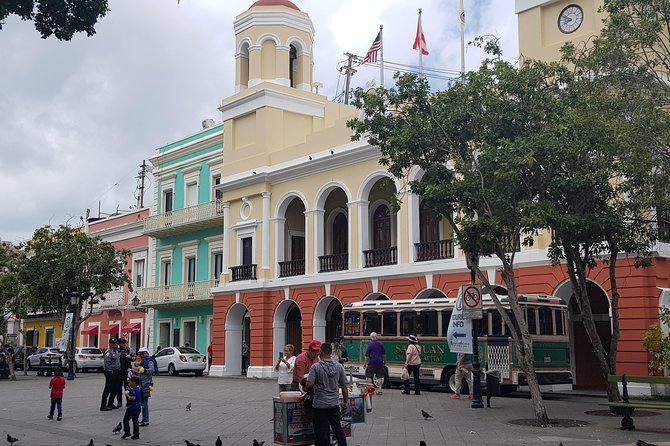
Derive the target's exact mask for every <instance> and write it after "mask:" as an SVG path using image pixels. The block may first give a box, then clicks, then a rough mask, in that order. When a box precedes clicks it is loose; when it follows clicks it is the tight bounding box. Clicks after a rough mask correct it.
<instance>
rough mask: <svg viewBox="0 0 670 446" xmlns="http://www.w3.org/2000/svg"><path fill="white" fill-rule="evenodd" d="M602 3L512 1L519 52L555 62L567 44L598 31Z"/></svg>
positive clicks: (595, 0) (588, 0)
mask: <svg viewBox="0 0 670 446" xmlns="http://www.w3.org/2000/svg"><path fill="white" fill-rule="evenodd" d="M602 5H603V0H516V4H515V12H516V14H517V16H518V18H519V53H520V54H521V56H523V57H526V58H530V59H541V60H547V61H548V60H557V59H559V58H560V50H561V47H562V46H563V45H564V44H565V43H567V42H573V43H575V44H579V43H580V42H586V41H588V40H589V39H590V38H591V37H592V36H593V35H594V34H597V33H598V32H599V31H600V27H601V26H602V20H603V18H604V14H602V13H599V12H598V9H599V8H600V7H601V6H602Z"/></svg>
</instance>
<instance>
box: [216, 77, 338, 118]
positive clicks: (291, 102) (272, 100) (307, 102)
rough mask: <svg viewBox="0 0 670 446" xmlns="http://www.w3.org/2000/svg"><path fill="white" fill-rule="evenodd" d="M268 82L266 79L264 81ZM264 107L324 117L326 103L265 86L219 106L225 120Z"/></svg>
mask: <svg viewBox="0 0 670 446" xmlns="http://www.w3.org/2000/svg"><path fill="white" fill-rule="evenodd" d="M263 82H266V81H263ZM262 107H273V108H277V109H280V110H286V111H290V112H293V113H299V114H302V115H309V116H315V117H318V118H323V116H324V114H325V108H326V105H325V103H323V102H321V101H316V100H313V99H307V98H302V97H298V96H293V95H291V94H287V93H284V92H280V91H275V90H269V89H267V88H263V89H261V90H258V91H256V92H254V93H251V94H249V95H247V96H244V97H241V98H239V99H236V100H234V101H232V102H230V103H227V104H224V105H222V106H221V107H219V110H220V111H221V113H223V121H224V122H225V121H228V120H229V119H235V118H237V117H240V116H243V115H246V114H249V113H251V112H253V111H255V110H258V109H259V108H262Z"/></svg>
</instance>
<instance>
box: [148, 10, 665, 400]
mask: <svg viewBox="0 0 670 446" xmlns="http://www.w3.org/2000/svg"><path fill="white" fill-rule="evenodd" d="M598 6H599V2H598V1H591V2H589V1H586V0H574V1H571V2H568V1H539V0H517V2H516V11H517V13H518V17H519V35H520V49H521V53H522V54H523V55H524V56H527V57H532V58H543V59H555V58H556V57H558V52H559V49H560V46H561V45H562V43H563V42H565V41H567V40H568V39H585V38H587V37H588V36H589V35H592V34H593V33H594V32H596V31H597V29H598V26H599V23H600V20H601V17H599V16H598V14H597V12H596V11H597V7H598ZM234 32H235V37H236V39H235V45H236V46H235V60H234V63H235V81H234V82H235V94H234V95H232V96H231V97H228V98H225V99H224V100H223V101H222V104H221V106H220V108H219V110H220V111H221V113H222V115H223V137H222V138H223V162H222V164H221V168H220V178H218V177H217V178H216V181H215V182H214V181H213V182H212V184H214V186H213V190H214V191H215V194H214V193H213V194H214V195H215V196H216V200H217V208H216V209H217V215H218V210H219V209H220V214H221V215H222V217H223V231H222V235H221V236H217V237H220V238H219V239H217V240H216V242H217V243H220V245H221V246H222V248H221V249H222V252H221V268H220V270H221V275H220V277H218V284H217V286H215V287H214V288H212V289H211V296H210V295H208V296H207V298H208V299H210V298H211V302H212V325H211V338H212V344H213V345H212V347H213V353H212V357H213V365H212V367H211V369H210V374H211V375H215V376H217V375H218V376H223V375H240V374H241V373H242V371H243V367H245V366H246V365H247V364H245V362H246V359H247V358H248V359H249V364H248V365H249V366H248V368H247V370H246V374H247V376H253V377H269V376H272V375H273V374H274V364H275V362H276V355H277V352H280V351H282V350H283V347H284V345H285V344H287V343H291V344H293V345H295V347H296V353H298V352H300V351H302V350H303V349H304V347H305V346H306V345H307V343H308V342H309V341H310V340H311V339H319V340H321V341H332V339H333V338H334V337H336V336H341V335H342V333H343V315H342V308H343V305H346V304H348V303H352V302H356V301H361V300H383V299H389V300H395V299H415V298H425V297H445V296H449V297H455V296H456V293H457V290H458V287H459V286H460V285H461V284H463V283H466V282H468V281H469V277H470V276H469V272H468V269H467V267H466V264H465V260H464V258H463V256H462V255H461V254H460V253H459V251H458V249H455V246H454V239H453V233H452V231H451V229H450V228H449V226H448V225H447V224H446V223H445V222H444V221H441V220H440V219H438V218H436V216H435V215H434V214H433V213H432V212H431V211H430V210H429V209H428V208H425V207H424V206H423V203H422V200H421V197H419V196H417V195H416V194H414V193H412V191H411V190H408V188H407V187H406V184H403V183H401V182H400V181H398V180H397V179H395V178H393V177H392V176H391V175H390V174H389V173H388V172H387V171H386V169H385V168H384V166H382V165H380V164H379V157H380V152H379V150H378V149H377V148H376V147H372V146H370V145H369V144H368V143H367V141H364V140H363V141H351V134H352V133H351V130H350V129H349V128H347V126H346V123H347V121H348V120H351V119H354V118H357V117H358V116H359V112H358V110H356V109H355V108H354V107H351V106H347V105H344V104H341V103H337V102H333V101H330V100H328V99H327V98H326V97H325V96H323V95H319V94H317V93H316V90H315V88H314V79H313V65H314V59H313V55H314V45H315V40H314V37H315V29H314V26H313V24H312V21H311V19H310V17H309V15H308V14H307V13H306V12H304V11H301V10H300V9H299V7H298V6H297V5H296V4H294V3H293V2H291V1H288V0H259V1H256V2H255V3H253V4H252V5H251V7H250V8H249V9H248V10H246V11H244V12H242V13H241V14H239V15H238V16H237V17H236V19H235V21H234ZM231 62H232V61H231ZM217 172H218V169H217ZM421 174H422V173H421V172H420V171H418V170H417V171H414V172H411V173H410V176H409V178H408V179H409V180H413V179H418V178H420V176H421ZM214 195H213V196H214ZM397 196H400V198H401V200H402V203H401V205H400V208H399V210H398V211H397V212H394V211H393V209H392V207H391V203H392V202H393V201H394V198H395V197H397ZM189 209H190V208H189ZM186 210H188V209H186ZM163 214H164V215H163ZM171 215H172V209H171V208H170V209H169V210H168V209H166V210H160V209H159V210H158V214H157V215H156V216H155V217H152V218H163V217H166V218H167V217H169V216H171ZM166 221H167V220H166ZM166 224H167V223H166ZM547 243H548V238H547V237H545V236H541V237H539V238H538V239H537V240H536V243H535V244H534V245H533V246H531V247H523V248H522V249H521V252H519V253H518V254H517V256H516V264H517V266H518V268H519V269H518V273H517V274H518V288H519V292H521V293H528V294H533V293H536V294H547V295H556V296H559V297H561V298H563V299H564V300H565V301H566V302H568V303H569V307H570V316H569V319H568V327H566V331H567V334H568V337H569V341H570V343H571V345H573V346H574V348H572V350H571V357H570V358H569V366H570V367H571V371H572V376H573V380H574V384H575V385H577V386H580V387H599V386H603V384H604V383H603V381H602V377H601V376H600V374H599V372H598V366H597V363H596V361H595V358H594V355H593V354H592V349H591V347H590V345H589V343H588V340H587V337H586V333H585V331H584V328H583V326H582V324H581V320H580V317H579V312H578V309H577V308H576V305H575V303H574V301H571V298H572V288H571V285H570V282H569V280H568V277H567V275H566V273H565V271H564V268H561V267H552V266H551V265H550V262H549V261H548V259H547V250H546V248H547ZM217 246H219V245H217ZM658 252H663V251H662V250H659V251H658ZM666 252H670V251H667V250H666ZM654 260H655V261H654V266H652V267H650V268H648V269H646V270H639V269H634V268H632V267H631V265H629V264H627V263H626V261H622V262H621V263H622V266H621V270H622V271H623V270H625V272H624V273H625V274H626V286H624V287H622V288H621V293H622V301H621V302H622V304H621V317H622V321H623V322H622V342H621V345H620V353H619V356H618V358H619V359H618V360H619V367H620V368H619V370H620V371H622V372H626V373H634V374H646V373H647V364H648V359H649V358H648V354H647V353H646V352H644V350H643V347H642V333H643V329H644V327H646V326H648V325H649V323H650V322H651V321H653V320H655V318H657V316H656V313H655V311H654V309H657V308H658V304H659V294H660V291H659V289H658V287H659V286H661V287H666V288H667V287H668V286H669V285H670V283H669V282H670V281H669V271H670V270H669V269H668V268H667V266H668V265H667V259H666V258H665V257H662V256H661V255H658V256H657V257H656V258H655V259H654ZM217 265H218V263H217ZM481 266H482V268H483V269H484V270H485V271H486V272H487V273H488V276H489V278H490V280H491V281H492V283H501V278H500V273H499V272H498V270H497V269H498V266H499V265H498V263H497V261H496V260H495V259H489V258H484V259H482V260H481ZM155 269H156V277H155V283H162V282H163V281H164V279H165V277H163V276H162V274H163V272H162V269H161V270H159V269H158V268H155ZM166 274H167V273H166ZM166 277H168V276H166ZM609 293H610V285H609V277H608V272H607V270H596V271H594V273H593V274H592V277H591V282H590V298H591V305H592V308H593V311H594V313H595V319H596V320H597V321H598V322H597V323H598V330H599V332H600V334H601V337H602V338H603V339H605V338H607V337H608V336H610V333H611V331H610V330H611V328H610V316H609V314H610V311H611V309H610V301H609V297H608V296H609ZM663 296H664V295H661V298H665V299H667V298H668V296H665V297H663ZM184 299H187V300H188V299H190V296H187V297H185V298H184ZM485 323H486V322H485ZM488 323H489V324H491V323H492V322H491V321H489V322H488ZM489 326H491V325H489ZM247 348H248V351H247ZM431 373H432V372H431ZM422 380H432V381H434V382H443V381H444V373H443V374H442V375H435V376H423V375H422Z"/></svg>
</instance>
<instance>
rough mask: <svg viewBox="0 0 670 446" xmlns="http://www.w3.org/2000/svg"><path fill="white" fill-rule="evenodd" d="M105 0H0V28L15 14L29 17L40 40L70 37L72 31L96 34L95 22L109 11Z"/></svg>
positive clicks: (27, 18)
mask: <svg viewBox="0 0 670 446" xmlns="http://www.w3.org/2000/svg"><path fill="white" fill-rule="evenodd" d="M107 5H108V0H0V30H1V29H2V27H3V25H4V23H5V19H6V18H7V17H9V16H10V15H16V16H18V17H20V18H21V20H32V21H34V23H35V29H36V30H37V32H39V33H40V35H41V36H42V38H43V39H46V38H47V37H49V36H52V35H53V36H54V37H56V38H57V39H58V40H65V41H69V40H72V37H74V35H75V33H79V32H85V33H86V35H88V36H92V35H93V34H95V25H96V23H97V22H98V20H100V19H101V18H102V17H104V16H105V15H106V14H107V12H108V11H109V9H108V7H107Z"/></svg>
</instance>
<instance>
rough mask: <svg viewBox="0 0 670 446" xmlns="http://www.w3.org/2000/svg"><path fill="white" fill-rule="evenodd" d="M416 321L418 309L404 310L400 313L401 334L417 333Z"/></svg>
mask: <svg viewBox="0 0 670 446" xmlns="http://www.w3.org/2000/svg"><path fill="white" fill-rule="evenodd" d="M416 323H417V313H416V311H403V312H402V313H400V335H413V334H416Z"/></svg>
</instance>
